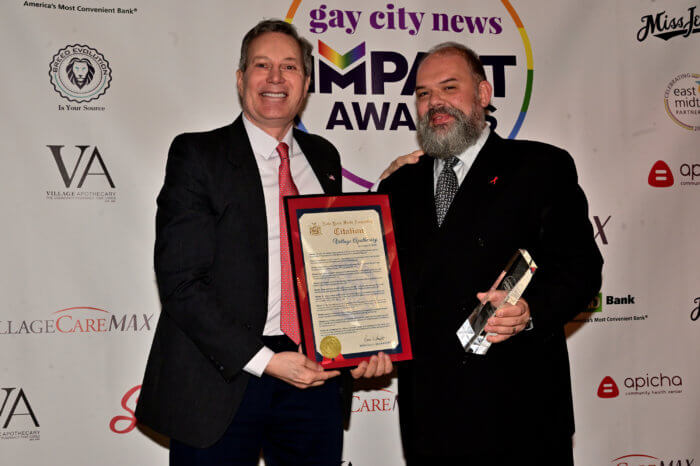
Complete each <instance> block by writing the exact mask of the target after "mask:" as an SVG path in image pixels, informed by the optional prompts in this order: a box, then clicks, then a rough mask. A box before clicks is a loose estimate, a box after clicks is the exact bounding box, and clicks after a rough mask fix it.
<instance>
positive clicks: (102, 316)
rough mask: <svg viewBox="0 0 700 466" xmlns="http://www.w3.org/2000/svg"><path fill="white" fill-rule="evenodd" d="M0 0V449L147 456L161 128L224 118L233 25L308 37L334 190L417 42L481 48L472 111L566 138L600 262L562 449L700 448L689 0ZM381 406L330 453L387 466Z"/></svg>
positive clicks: (379, 136)
mask: <svg viewBox="0 0 700 466" xmlns="http://www.w3.org/2000/svg"><path fill="white" fill-rule="evenodd" d="M0 12H1V13H0V55H1V56H2V62H3V63H2V67H0V76H1V77H2V80H1V83H2V87H0V107H1V108H2V117H3V118H2V125H0V148H2V170H0V187H1V188H0V193H1V194H2V195H1V196H0V207H1V209H2V214H3V219H4V221H3V224H2V225H3V226H2V238H3V240H2V242H1V245H0V256H1V258H2V259H1V260H2V264H3V266H2V268H1V269H0V270H1V272H0V273H1V274H2V278H1V279H0V290H1V291H2V295H3V303H2V307H1V308H0V309H1V310H0V463H1V464H3V465H73V466H78V465H85V466H87V465H94V464H102V465H125V464H128V465H165V464H167V458H168V450H167V439H163V438H160V437H158V436H157V435H155V434H154V433H152V432H148V431H147V430H145V429H142V428H141V427H139V426H137V423H136V420H135V418H134V407H135V403H136V401H137V399H138V396H139V389H140V383H141V378H142V376H143V370H144V367H145V362H146V357H147V354H148V350H149V348H150V344H151V340H152V338H153V332H154V328H155V324H156V321H157V319H158V314H159V312H160V303H159V299H158V295H157V289H156V286H155V278H154V273H153V265H152V256H153V241H154V216H155V210H156V205H155V198H156V195H157V193H158V190H159V189H160V186H161V183H162V180H163V174H164V167H165V161H166V153H167V149H168V147H169V144H170V142H171V140H172V138H173V137H174V136H175V135H176V134H178V133H181V132H184V131H196V130H206V129H211V128H214V127H218V126H223V125H225V124H228V123H229V122H231V121H232V120H234V119H235V118H236V116H237V115H238V113H239V112H240V105H239V103H238V98H237V95H236V89H235V70H236V67H237V63H238V58H239V47H240V42H241V39H242V37H243V35H244V34H245V32H246V31H247V30H248V29H249V28H250V27H252V26H253V25H254V24H255V23H256V22H257V21H259V20H260V19H262V18H281V19H286V20H287V21H290V22H292V23H293V24H295V25H296V26H297V28H298V29H299V31H300V32H301V33H302V35H304V36H305V37H306V38H308V39H309V40H310V41H311V42H312V44H313V45H314V74H313V82H312V89H311V93H310V95H309V100H308V105H307V106H306V108H305V110H304V112H303V114H302V115H301V120H300V125H301V126H303V127H304V128H306V129H307V130H308V131H310V132H314V133H318V134H321V135H323V136H324V137H326V138H327V139H329V140H331V141H332V142H333V143H334V144H335V145H336V146H337V147H338V148H339V150H340V152H341V154H342V158H343V168H344V170H343V175H344V180H343V183H344V189H345V190H346V191H364V190H366V189H367V187H368V186H371V185H372V184H373V183H374V182H375V181H376V179H377V178H378V175H379V174H380V173H381V171H382V170H383V169H384V168H385V167H386V166H387V165H388V164H389V162H390V161H391V160H393V159H394V158H395V157H396V156H398V155H401V154H404V153H407V152H410V151H412V150H414V149H416V148H417V143H416V137H415V127H416V111H415V106H414V97H413V87H414V84H415V72H416V63H417V59H418V58H419V57H420V54H421V53H422V52H425V51H426V50H428V49H429V48H430V47H431V46H432V45H434V44H436V43H438V42H443V41H448V40H450V41H459V42H463V43H465V44H467V45H469V46H470V47H472V48H474V49H475V50H476V51H477V52H479V53H480V54H481V55H482V59H483V61H484V64H485V66H486V71H487V75H488V77H489V80H490V81H491V82H492V84H493V87H494V97H493V101H492V108H491V114H490V117H489V122H490V124H491V126H492V127H493V128H496V131H497V132H498V133H499V134H501V135H502V136H504V137H509V138H522V139H534V140H540V141H545V142H549V143H551V144H555V145H558V146H561V147H563V148H565V149H567V150H568V151H569V152H571V154H572V155H573V156H574V159H575V161H576V164H577V167H578V171H579V177H580V183H581V185H582V186H583V188H584V190H585V191H586V193H587V195H588V199H589V202H590V219H591V222H592V224H593V225H594V229H595V235H596V241H597V243H598V246H599V247H600V249H601V251H602V253H603V256H604V258H605V268H604V280H603V287H602V290H601V292H600V295H599V297H598V299H597V300H596V301H595V302H594V303H592V305H591V307H590V309H589V310H588V312H583V313H581V314H580V315H579V316H578V317H577V318H576V319H575V321H574V322H571V323H570V324H569V326H568V334H569V340H568V341H569V348H570V353H571V366H572V378H573V389H574V400H575V412H576V426H577V431H576V435H575V438H574V441H575V448H574V449H575V457H576V463H577V464H578V465H584V466H585V465H591V466H592V465H628V466H632V465H634V466H638V465H656V466H660V465H674V466H676V465H687V466H689V465H692V464H698V462H700V446H698V441H697V440H698V438H700V371H699V370H698V356H700V339H699V338H698V335H699V333H700V319H699V315H700V267H699V266H698V264H699V263H700V246H699V244H700V241H699V240H698V233H700V214H699V212H700V210H699V209H700V208H699V207H698V201H700V54H699V53H698V49H699V48H700V47H699V46H700V4H699V3H698V2H697V1H695V0H675V1H664V0H656V1H652V0H634V1H621V0H616V1H604V0H597V1H591V2H573V1H570V2H549V1H543V0H537V1H534V0H531V1H522V0H512V1H508V0H501V1H496V0H479V1H471V2H464V1H441V2H434V1H424V0H395V1H394V0H388V1H381V2H377V1H370V0H356V1H353V2H343V1H333V0H301V1H300V0H295V1H292V0H270V1H265V2H254V3H248V2H245V3H244V2H236V1H224V0H208V1H203V2H192V1H186V0H177V1H172V0H167V1H166V0H149V1H143V0H119V1H116V0H100V1H94V0H78V1H75V0H66V1H65V2H59V1H22V0H7V1H4V2H2V6H0ZM528 383H532V384H538V383H539V382H538V380H531V381H529V382H528ZM517 388H518V387H513V390H517ZM540 389H541V390H543V391H547V390H550V389H551V387H548V386H546V385H544V384H543V385H542V386H541V387H540ZM202 391H203V393H206V387H202ZM396 399H397V388H396V383H395V379H392V378H387V379H386V380H381V381H375V382H374V383H371V384H364V385H360V386H358V387H357V391H356V392H355V396H354V400H353V408H352V409H353V411H354V413H353V416H352V421H351V426H350V429H349V431H347V432H346V435H345V448H344V454H343V457H344V460H345V463H344V464H348V465H349V464H353V465H355V466H362V465H401V464H404V461H403V457H402V453H401V446H400V440H399V431H398V409H399V408H398V405H397V402H396ZM430 403H432V405H433V406H432V409H435V410H449V409H451V400H450V399H446V398H442V399H435V400H430ZM503 430H504V431H507V430H508V423H507V420H504V422H503ZM494 435H499V433H498V432H494Z"/></svg>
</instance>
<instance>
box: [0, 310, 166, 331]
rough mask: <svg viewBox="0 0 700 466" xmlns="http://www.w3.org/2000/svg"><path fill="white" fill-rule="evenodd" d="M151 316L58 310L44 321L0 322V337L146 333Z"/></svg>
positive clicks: (102, 311) (149, 325)
mask: <svg viewBox="0 0 700 466" xmlns="http://www.w3.org/2000/svg"><path fill="white" fill-rule="evenodd" d="M153 316H154V314H143V313H141V314H137V313H130V314H112V313H111V312H109V311H107V310H105V309H100V308H98V307H92V306H76V307H69V308H65V309H59V310H58V311H54V312H53V313H51V315H50V317H49V318H46V319H21V320H0V335H42V334H43V335H45V334H52V333H53V334H74V335H77V334H80V335H82V334H95V333H110V332H120V333H125V332H148V331H151V324H152V319H153Z"/></svg>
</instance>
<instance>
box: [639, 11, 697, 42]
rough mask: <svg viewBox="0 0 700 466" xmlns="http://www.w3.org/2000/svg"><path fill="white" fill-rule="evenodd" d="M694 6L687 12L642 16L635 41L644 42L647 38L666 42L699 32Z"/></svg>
mask: <svg viewBox="0 0 700 466" xmlns="http://www.w3.org/2000/svg"><path fill="white" fill-rule="evenodd" d="M695 9H696V6H695V5H693V6H691V7H689V8H688V11H687V12H680V11H679V12H677V13H667V12H666V10H663V11H659V12H657V13H652V14H648V15H644V16H642V18H641V21H642V27H641V28H640V29H639V30H638V31H637V40H638V41H639V42H644V41H645V40H646V39H647V38H648V37H649V36H652V37H656V38H657V39H662V40H665V41H668V40H669V39H673V38H675V37H683V38H687V37H689V36H690V35H691V34H697V33H698V32H700V15H697V14H696V13H695Z"/></svg>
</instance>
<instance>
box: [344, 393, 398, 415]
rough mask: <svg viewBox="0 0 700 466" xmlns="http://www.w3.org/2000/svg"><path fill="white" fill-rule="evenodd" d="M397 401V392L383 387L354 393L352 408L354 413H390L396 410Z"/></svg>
mask: <svg viewBox="0 0 700 466" xmlns="http://www.w3.org/2000/svg"><path fill="white" fill-rule="evenodd" d="M396 401H397V398H396V393H394V392H392V391H391V390H388V389H386V388H383V389H381V390H378V391H374V392H363V393H360V394H358V395H353V397H352V407H351V409H352V412H353V413H365V414H372V413H388V412H393V411H395V410H396Z"/></svg>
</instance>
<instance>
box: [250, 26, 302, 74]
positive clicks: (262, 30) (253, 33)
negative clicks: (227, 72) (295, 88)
mask: <svg viewBox="0 0 700 466" xmlns="http://www.w3.org/2000/svg"><path fill="white" fill-rule="evenodd" d="M268 32H279V33H281V34H286V35H288V36H289V37H291V38H293V39H294V40H295V41H296V42H297V44H298V45H299V50H300V51H301V58H302V62H303V63H304V76H311V67H312V66H313V62H312V60H313V58H312V56H311V52H312V51H313V46H312V45H311V43H310V42H309V41H308V40H306V39H304V38H303V37H301V36H300V35H299V33H298V32H297V28H295V27H294V25H292V24H290V23H287V22H285V21H281V20H279V19H264V20H262V21H260V22H259V23H258V24H256V25H255V26H254V27H253V29H251V30H250V31H248V32H247V33H246V35H245V37H243V42H242V43H241V58H240V60H239V61H238V69H239V70H241V71H243V72H245V70H246V68H248V49H249V48H250V44H251V43H252V42H253V41H254V40H255V39H257V38H258V37H260V36H262V35H263V34H266V33H268Z"/></svg>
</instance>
